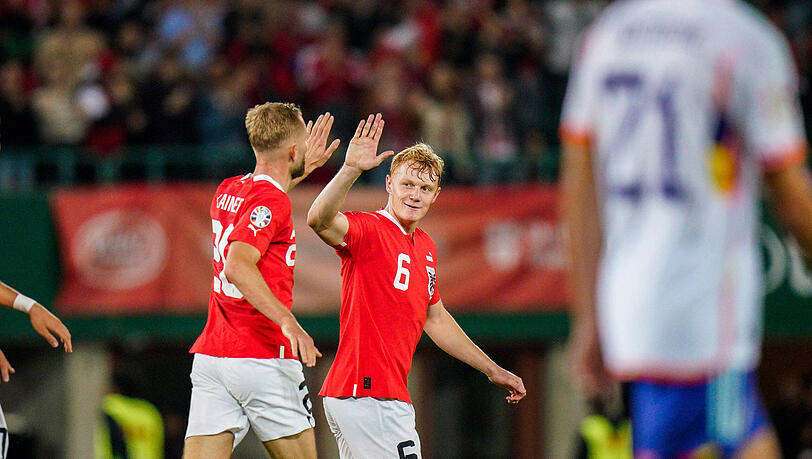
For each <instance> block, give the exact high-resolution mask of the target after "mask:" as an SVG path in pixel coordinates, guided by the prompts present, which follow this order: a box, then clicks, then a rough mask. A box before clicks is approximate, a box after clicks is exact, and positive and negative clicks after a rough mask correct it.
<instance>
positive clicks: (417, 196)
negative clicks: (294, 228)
mask: <svg viewBox="0 0 812 459" xmlns="http://www.w3.org/2000/svg"><path fill="white" fill-rule="evenodd" d="M409 199H411V200H412V201H417V200H419V199H420V192H419V191H418V190H417V189H416V188H413V189H412V190H411V191H410V192H409Z"/></svg>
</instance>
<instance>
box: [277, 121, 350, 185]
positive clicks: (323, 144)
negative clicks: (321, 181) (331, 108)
mask: <svg viewBox="0 0 812 459" xmlns="http://www.w3.org/2000/svg"><path fill="white" fill-rule="evenodd" d="M334 120H335V118H333V115H331V114H330V112H326V113H325V114H323V115H319V117H318V119H316V122H315V123H313V121H308V122H307V126H305V129H306V130H307V151H306V152H305V169H304V174H302V175H301V177H296V178H295V179H292V180H291V181H290V183H289V184H288V189H287V191H290V190H291V189H292V188H293V187H295V186H296V185H298V184H299V182H301V181H302V180H304V179H305V178H307V176H308V175H310V173H311V172H313V171H314V170H316V169H318V168H320V167H321V166H323V165H324V163H326V162H327V160H328V159H330V156H332V155H333V152H334V151H336V148H338V144H339V143H341V140H339V139H335V140H333V142H332V143H331V144H330V146H329V147H328V146H327V139H328V138H329V137H330V129H332V128H333V121H334Z"/></svg>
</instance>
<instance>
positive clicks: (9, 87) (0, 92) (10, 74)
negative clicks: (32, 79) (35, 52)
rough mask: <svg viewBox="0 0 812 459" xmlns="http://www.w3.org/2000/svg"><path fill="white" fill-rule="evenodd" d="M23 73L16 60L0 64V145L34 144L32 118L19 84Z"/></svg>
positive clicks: (35, 126) (34, 132)
mask: <svg viewBox="0 0 812 459" xmlns="http://www.w3.org/2000/svg"><path fill="white" fill-rule="evenodd" d="M24 72H25V69H24V68H23V66H22V64H21V63H20V62H19V61H16V60H14V61H8V62H6V63H5V64H3V65H2V67H0V144H2V145H4V146H19V145H34V144H35V143H37V125H36V120H35V119H34V112H33V111H32V109H31V104H30V102H29V99H28V94H26V91H25V87H24V86H23V79H24V77H25V73H24Z"/></svg>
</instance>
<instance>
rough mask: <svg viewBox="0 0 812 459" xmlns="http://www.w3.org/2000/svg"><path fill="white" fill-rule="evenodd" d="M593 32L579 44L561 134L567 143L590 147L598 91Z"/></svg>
mask: <svg viewBox="0 0 812 459" xmlns="http://www.w3.org/2000/svg"><path fill="white" fill-rule="evenodd" d="M593 35H594V32H592V29H590V30H588V31H587V32H585V33H584V35H583V36H582V37H581V39H580V40H579V43H578V46H576V54H575V56H574V57H573V64H572V69H571V70H570V77H569V81H568V82H567V92H566V95H565V97H564V105H563V107H562V110H561V124H560V126H559V136H560V137H561V142H562V143H563V144H564V145H573V146H580V147H589V145H590V143H591V141H592V136H593V133H594V124H595V114H596V112H597V103H598V95H599V94H598V90H599V89H600V88H599V87H598V85H597V84H596V79H597V71H596V67H597V65H596V62H595V60H596V59H595V52H594V46H593V45H592V44H593V43H594V39H592V37H593Z"/></svg>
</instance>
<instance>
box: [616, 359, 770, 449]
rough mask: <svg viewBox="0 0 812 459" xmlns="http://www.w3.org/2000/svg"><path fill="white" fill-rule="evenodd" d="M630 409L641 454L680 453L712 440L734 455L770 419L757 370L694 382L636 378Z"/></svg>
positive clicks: (630, 386) (630, 399)
mask: <svg viewBox="0 0 812 459" xmlns="http://www.w3.org/2000/svg"><path fill="white" fill-rule="evenodd" d="M629 414H630V415H631V419H632V438H633V440H632V441H633V444H634V451H635V456H636V457H637V456H638V455H639V456H645V457H659V458H673V457H681V456H684V455H686V454H688V453H690V452H692V451H694V450H695V449H697V448H698V447H700V446H704V445H708V444H712V445H715V446H716V447H718V448H719V449H720V450H721V452H722V453H723V455H724V456H725V457H729V456H731V455H733V454H734V453H736V452H737V451H739V450H740V449H741V448H742V447H743V446H744V445H745V444H746V443H747V441H748V440H750V439H751V438H752V437H753V436H754V435H755V434H756V433H757V432H759V431H760V430H761V429H762V428H763V427H764V426H766V425H767V424H768V421H767V416H766V414H765V410H764V406H763V404H762V402H761V398H760V397H759V395H758V390H757V388H756V377H755V372H753V371H749V372H728V373H725V374H723V375H721V376H719V377H716V378H714V379H711V380H710V381H708V382H705V383H701V384H694V385H678V384H664V383H653V382H633V383H631V384H629Z"/></svg>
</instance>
